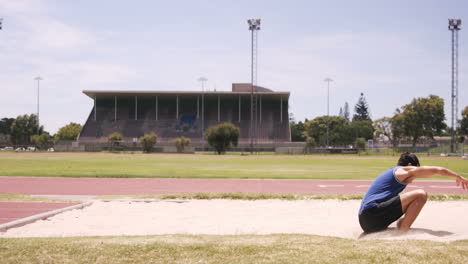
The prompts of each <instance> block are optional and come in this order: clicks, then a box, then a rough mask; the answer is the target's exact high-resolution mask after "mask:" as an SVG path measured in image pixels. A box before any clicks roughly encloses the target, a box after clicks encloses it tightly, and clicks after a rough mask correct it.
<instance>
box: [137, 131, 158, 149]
mask: <svg viewBox="0 0 468 264" xmlns="http://www.w3.org/2000/svg"><path fill="white" fill-rule="evenodd" d="M139 141H140V143H141V145H142V146H143V151H144V152H147V153H149V152H151V151H152V150H153V147H154V145H155V144H156V142H158V135H156V133H149V134H145V135H144V136H142V137H140V138H139Z"/></svg>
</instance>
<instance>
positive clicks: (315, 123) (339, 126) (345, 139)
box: [304, 116, 353, 146]
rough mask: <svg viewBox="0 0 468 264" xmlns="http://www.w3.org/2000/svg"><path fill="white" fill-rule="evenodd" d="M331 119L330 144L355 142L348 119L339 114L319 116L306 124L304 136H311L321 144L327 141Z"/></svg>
mask: <svg viewBox="0 0 468 264" xmlns="http://www.w3.org/2000/svg"><path fill="white" fill-rule="evenodd" d="M328 119H329V143H330V145H345V144H351V143H353V135H352V133H351V132H352V131H351V129H350V125H349V122H348V120H346V118H344V117H339V116H329V117H328V116H318V117H316V118H314V119H313V120H310V121H307V122H306V123H305V124H304V136H306V137H311V138H313V139H314V140H315V142H316V143H318V144H319V145H322V146H324V145H326V142H327V120H328Z"/></svg>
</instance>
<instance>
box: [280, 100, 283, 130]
mask: <svg viewBox="0 0 468 264" xmlns="http://www.w3.org/2000/svg"><path fill="white" fill-rule="evenodd" d="M280 122H281V123H283V96H281V99H280Z"/></svg>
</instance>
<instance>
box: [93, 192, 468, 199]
mask: <svg viewBox="0 0 468 264" xmlns="http://www.w3.org/2000/svg"><path fill="white" fill-rule="evenodd" d="M363 197H364V195H363V194H270V193H179V194H157V195H156V194H148V195H103V196H97V197H95V199H98V200H117V199H126V198H128V199H158V200H174V199H181V200H190V199H195V200H213V199H230V200H268V199H280V200H330V199H336V200H362V198H363ZM429 200H430V201H465V200H468V194H429Z"/></svg>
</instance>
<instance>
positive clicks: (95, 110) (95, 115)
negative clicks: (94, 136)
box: [94, 96, 97, 121]
mask: <svg viewBox="0 0 468 264" xmlns="http://www.w3.org/2000/svg"><path fill="white" fill-rule="evenodd" d="M96 106H97V105H96V96H94V121H96V120H97V114H96V112H97V109H96Z"/></svg>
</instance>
